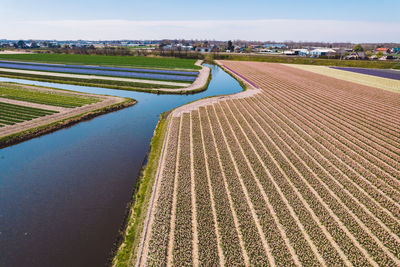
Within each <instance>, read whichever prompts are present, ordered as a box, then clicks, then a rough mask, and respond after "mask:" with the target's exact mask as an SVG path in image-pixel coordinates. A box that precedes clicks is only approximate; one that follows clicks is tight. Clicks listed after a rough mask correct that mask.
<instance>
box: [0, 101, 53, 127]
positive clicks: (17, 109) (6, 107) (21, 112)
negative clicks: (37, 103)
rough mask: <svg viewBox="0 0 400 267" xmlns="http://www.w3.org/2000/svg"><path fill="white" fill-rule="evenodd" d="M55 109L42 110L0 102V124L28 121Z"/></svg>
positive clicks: (50, 112) (48, 113) (51, 112)
mask: <svg viewBox="0 0 400 267" xmlns="http://www.w3.org/2000/svg"><path fill="white" fill-rule="evenodd" d="M53 113H57V111H51V110H44V109H38V108H31V107H25V106H19V105H14V104H8V103H2V102H0V125H3V126H4V125H14V124H16V123H20V122H24V121H29V120H32V119H36V118H39V117H43V116H46V115H51V114H53Z"/></svg>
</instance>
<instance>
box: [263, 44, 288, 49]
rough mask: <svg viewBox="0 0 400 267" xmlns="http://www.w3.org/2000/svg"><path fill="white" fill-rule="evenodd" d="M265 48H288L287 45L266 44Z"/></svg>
mask: <svg viewBox="0 0 400 267" xmlns="http://www.w3.org/2000/svg"><path fill="white" fill-rule="evenodd" d="M265 48H270V49H271V48H275V49H283V48H286V45H284V44H266V45H265Z"/></svg>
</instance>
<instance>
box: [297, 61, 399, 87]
mask: <svg viewBox="0 0 400 267" xmlns="http://www.w3.org/2000/svg"><path fill="white" fill-rule="evenodd" d="M290 66H293V67H295V68H297V69H301V70H306V71H310V72H314V73H316V74H321V75H323V76H321V77H325V78H326V77H333V78H337V79H341V80H344V81H349V82H352V83H357V84H361V85H367V86H371V87H375V88H380V89H384V90H388V91H392V92H400V81H399V80H395V79H387V78H382V77H378V76H372V75H365V74H361V73H355V72H351V71H345V70H339V69H334V68H330V67H327V66H315V65H314V66H312V65H295V64H293V65H290ZM318 76H319V75H318ZM372 91H374V90H372ZM370 92H371V91H370Z"/></svg>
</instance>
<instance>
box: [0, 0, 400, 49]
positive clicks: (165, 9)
mask: <svg viewBox="0 0 400 267" xmlns="http://www.w3.org/2000/svg"><path fill="white" fill-rule="evenodd" d="M399 10H400V1H399V0H379V1H376V0H375V1H372V0H364V1H360V0H357V1H356V0H336V1H328V0H302V1H294V0H278V1H276V0H275V1H269V0H246V1H243V0H241V1H238V0H230V1H227V0H214V1H212V0H200V1H190V0H186V1H183V0H164V1H160V0H139V1H137V0H112V1H110V0H68V1H57V0H35V1H32V0H19V1H9V0H0V18H1V22H0V39H57V40H77V39H84V40H116V39H134V40H145V39H208V40H213V39H215V40H238V39H241V40H254V41H269V40H270V41H289V40H292V41H324V42H347V41H349V42H355V43H357V42H400V13H399Z"/></svg>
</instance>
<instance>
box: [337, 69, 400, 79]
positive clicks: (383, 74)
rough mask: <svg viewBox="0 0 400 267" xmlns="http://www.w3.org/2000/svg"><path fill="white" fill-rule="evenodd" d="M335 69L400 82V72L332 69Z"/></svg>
mask: <svg viewBox="0 0 400 267" xmlns="http://www.w3.org/2000/svg"><path fill="white" fill-rule="evenodd" d="M332 68H333V69H338V70H345V71H352V72H355V73H362V74H368V75H373V76H378V77H382V78H388V79H395V80H400V71H398V70H380V69H362V68H344V67H332Z"/></svg>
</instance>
